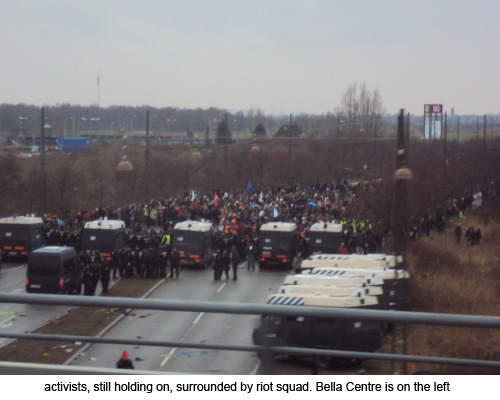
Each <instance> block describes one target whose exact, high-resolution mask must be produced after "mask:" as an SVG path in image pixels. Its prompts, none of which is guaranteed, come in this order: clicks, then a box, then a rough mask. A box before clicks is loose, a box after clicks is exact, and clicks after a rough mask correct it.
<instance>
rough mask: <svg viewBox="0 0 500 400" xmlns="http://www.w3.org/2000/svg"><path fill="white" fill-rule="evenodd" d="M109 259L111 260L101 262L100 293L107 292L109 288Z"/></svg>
mask: <svg viewBox="0 0 500 400" xmlns="http://www.w3.org/2000/svg"><path fill="white" fill-rule="evenodd" d="M110 261H111V260H105V261H104V262H103V263H102V264H101V271H100V275H101V286H102V293H108V288H109V281H110V280H111V266H110Z"/></svg>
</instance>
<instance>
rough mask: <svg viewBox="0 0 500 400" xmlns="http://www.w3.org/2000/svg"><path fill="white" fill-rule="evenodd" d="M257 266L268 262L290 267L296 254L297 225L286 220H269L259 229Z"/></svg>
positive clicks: (265, 266)
mask: <svg viewBox="0 0 500 400" xmlns="http://www.w3.org/2000/svg"><path fill="white" fill-rule="evenodd" d="M258 247H259V254H260V258H259V268H260V269H266V268H267V267H268V266H269V265H270V264H275V265H282V266H285V267H288V268H291V267H292V262H293V259H294V257H295V256H296V254H297V227H296V225H295V224H293V223H288V222H269V223H266V224H264V225H262V226H261V227H260V231H259V240H258Z"/></svg>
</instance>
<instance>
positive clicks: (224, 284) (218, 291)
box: [217, 282, 226, 293]
mask: <svg viewBox="0 0 500 400" xmlns="http://www.w3.org/2000/svg"><path fill="white" fill-rule="evenodd" d="M224 286H226V282H224V283H223V284H222V286H221V287H220V288H219V290H217V293H220V291H221V290H222V289H223V288H224Z"/></svg>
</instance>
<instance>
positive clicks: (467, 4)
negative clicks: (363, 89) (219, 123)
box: [0, 0, 500, 114]
mask: <svg viewBox="0 0 500 400" xmlns="http://www.w3.org/2000/svg"><path fill="white" fill-rule="evenodd" d="M0 5H1V13H0V34H1V38H2V39H1V60H0V103H21V102H23V103H28V104H36V105H42V104H48V105H53V104H56V103H71V104H80V105H84V106H86V105H89V104H91V103H97V101H98V87H97V77H98V75H99V76H100V85H99V94H100V96H99V99H100V105H101V106H104V107H106V106H110V105H145V104H147V105H150V106H156V107H166V106H172V107H179V108H196V107H202V108H207V107H211V106H213V107H220V108H225V109H229V110H234V109H250V108H261V109H262V110H264V111H265V112H266V113H270V112H275V111H281V112H285V113H290V112H293V113H298V112H307V113H326V112H329V111H334V109H335V107H337V106H338V105H339V103H340V99H341V97H342V94H343V93H344V92H345V91H346V90H347V88H348V86H349V85H350V84H352V83H354V82H358V83H366V85H367V87H368V89H370V90H373V89H378V90H379V91H380V93H381V95H382V99H383V104H384V107H385V109H386V111H387V112H390V113H395V112H397V111H398V110H399V109H400V108H405V109H406V111H409V112H411V113H415V114H422V113H423V106H424V104H425V103H442V104H444V109H445V111H449V110H450V109H451V107H454V109H455V112H456V113H459V114H486V113H498V112H499V111H500V105H499V89H500V59H499V57H500V56H499V54H500V53H499V50H500V48H499V47H500V46H499V44H498V43H499V42H498V41H499V39H500V23H499V19H500V1H498V0H494V1H486V0H484V1H483V0H479V1H478V0H475V1H470V0H468V1H465V0H454V1H451V0H450V1H441V0H432V1H431V0H429V1H427V0H425V1H423V0H422V1H417V0H415V1H410V0H397V1H396V0H395V1H392V0H379V1H376V0H373V1H368V0H359V1H356V0H343V1H337V0H307V1H306V0H262V1H261V0H251V1H243V0H241V1H237V0H233V1H223V0H214V1H210V0H179V1H174V0H170V1H169V0H163V1H154V0H142V1H139V0H137V1H134V0H85V1H83V0H71V1H68V0H15V1H13V0H0Z"/></svg>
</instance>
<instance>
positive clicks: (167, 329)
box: [73, 263, 289, 375]
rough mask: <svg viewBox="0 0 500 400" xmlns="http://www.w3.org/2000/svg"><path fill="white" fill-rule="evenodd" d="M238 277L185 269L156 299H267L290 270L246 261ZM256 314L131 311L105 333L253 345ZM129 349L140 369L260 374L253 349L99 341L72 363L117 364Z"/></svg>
mask: <svg viewBox="0 0 500 400" xmlns="http://www.w3.org/2000/svg"><path fill="white" fill-rule="evenodd" d="M238 271H239V272H238V280H237V281H233V280H232V273H231V272H230V277H231V279H229V280H226V279H225V278H223V279H222V280H220V281H214V280H213V273H212V271H211V270H209V269H207V270H201V271H200V270H181V274H180V277H179V279H167V280H166V281H165V283H164V284H163V285H161V286H160V287H159V288H158V289H157V290H155V291H154V293H153V294H152V295H151V296H149V298H151V299H169V300H175V299H177V300H194V301H207V302H231V303H264V302H265V300H266V298H267V295H268V294H272V293H274V292H276V291H277V289H278V288H279V286H281V284H282V283H283V280H284V277H285V276H286V275H287V274H288V273H289V271H284V270H275V271H273V270H267V271H258V270H256V271H253V272H252V271H247V270H246V264H245V263H242V264H240V266H239V270H238ZM259 319H260V317H259V316H256V315H232V314H214V313H203V312H200V313H197V312H162V311H148V310H140V311H136V312H132V313H131V314H130V316H129V317H128V318H125V319H123V320H122V321H121V322H120V323H119V324H117V325H116V326H115V327H114V328H112V329H111V330H110V331H109V332H108V333H107V334H106V337H113V338H134V339H144V340H168V341H176V342H185V343H213V344H215V343H217V344H225V345H228V344H229V345H230V344H233V345H251V344H252V331H253V329H254V328H256V327H257V326H258V324H259ZM123 350H127V351H128V353H129V357H130V358H131V359H132V360H133V362H134V365H135V368H136V369H141V370H148V371H163V372H175V373H189V374H201V373H203V374H206V373H209V374H210V373H213V374H242V375H248V374H252V373H255V372H256V371H257V370H258V369H259V366H260V361H259V360H258V358H257V356H256V355H255V354H254V353H248V352H242V351H218V350H205V349H189V348H159V347H147V346H126V345H99V344H95V345H94V346H92V347H91V348H90V349H88V351H86V352H85V353H84V354H83V355H82V356H80V357H79V358H78V359H77V360H75V362H73V365H84V366H94V367H114V366H115V363H116V360H117V359H118V358H119V356H120V354H121V352H122V351H123Z"/></svg>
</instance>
